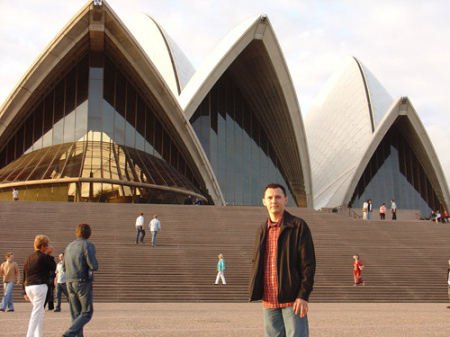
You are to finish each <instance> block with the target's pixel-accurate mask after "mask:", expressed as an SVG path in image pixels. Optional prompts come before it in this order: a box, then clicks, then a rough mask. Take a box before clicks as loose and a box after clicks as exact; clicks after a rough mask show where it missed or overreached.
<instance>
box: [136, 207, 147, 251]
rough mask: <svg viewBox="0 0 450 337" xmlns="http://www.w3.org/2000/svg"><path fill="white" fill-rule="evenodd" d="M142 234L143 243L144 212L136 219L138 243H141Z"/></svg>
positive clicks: (142, 241) (142, 240)
mask: <svg viewBox="0 0 450 337" xmlns="http://www.w3.org/2000/svg"><path fill="white" fill-rule="evenodd" d="M141 234H142V237H141V243H144V237H145V228H144V213H141V215H140V216H138V217H137V219H136V244H138V243H139V236H140V235H141Z"/></svg>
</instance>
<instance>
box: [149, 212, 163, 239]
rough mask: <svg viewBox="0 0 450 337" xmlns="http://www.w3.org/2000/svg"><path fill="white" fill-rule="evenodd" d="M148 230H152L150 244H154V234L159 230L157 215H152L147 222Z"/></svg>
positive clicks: (159, 224) (159, 223)
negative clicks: (150, 219)
mask: <svg viewBox="0 0 450 337" xmlns="http://www.w3.org/2000/svg"><path fill="white" fill-rule="evenodd" d="M149 226H150V231H151V232H152V246H153V247H155V246H156V234H158V231H160V230H161V222H160V221H159V220H158V215H157V214H155V215H153V219H152V221H150V223H149Z"/></svg>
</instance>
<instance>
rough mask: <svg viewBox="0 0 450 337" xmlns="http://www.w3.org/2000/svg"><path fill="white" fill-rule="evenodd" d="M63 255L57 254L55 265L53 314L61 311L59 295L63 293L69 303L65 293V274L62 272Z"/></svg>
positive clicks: (67, 295)
mask: <svg viewBox="0 0 450 337" xmlns="http://www.w3.org/2000/svg"><path fill="white" fill-rule="evenodd" d="M63 259H64V253H61V254H59V263H58V264H57V265H56V278H55V288H56V305H55V310H53V311H54V312H60V311H61V293H64V295H65V296H66V299H67V301H69V293H68V292H67V284H66V273H65V272H64V270H63Z"/></svg>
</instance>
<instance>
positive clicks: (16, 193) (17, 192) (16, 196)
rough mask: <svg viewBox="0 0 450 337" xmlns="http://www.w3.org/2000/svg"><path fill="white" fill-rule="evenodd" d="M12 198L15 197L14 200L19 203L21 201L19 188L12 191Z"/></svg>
mask: <svg viewBox="0 0 450 337" xmlns="http://www.w3.org/2000/svg"><path fill="white" fill-rule="evenodd" d="M12 196H13V200H14V201H17V200H19V190H18V189H17V188H13V190H12Z"/></svg>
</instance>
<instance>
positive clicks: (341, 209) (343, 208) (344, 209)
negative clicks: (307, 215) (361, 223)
mask: <svg viewBox="0 0 450 337" xmlns="http://www.w3.org/2000/svg"><path fill="white" fill-rule="evenodd" d="M320 211H322V212H326V213H339V214H342V215H345V216H348V217H350V218H353V219H361V218H362V216H361V215H359V214H358V213H356V212H355V211H354V210H353V209H352V208H349V207H348V206H347V205H340V206H337V207H332V208H321V209H320Z"/></svg>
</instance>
